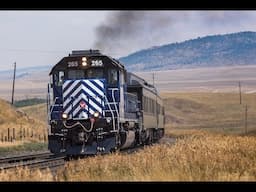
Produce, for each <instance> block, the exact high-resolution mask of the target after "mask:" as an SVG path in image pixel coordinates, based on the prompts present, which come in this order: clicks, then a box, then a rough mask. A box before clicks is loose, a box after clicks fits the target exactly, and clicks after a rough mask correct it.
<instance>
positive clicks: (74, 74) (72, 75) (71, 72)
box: [68, 70, 84, 79]
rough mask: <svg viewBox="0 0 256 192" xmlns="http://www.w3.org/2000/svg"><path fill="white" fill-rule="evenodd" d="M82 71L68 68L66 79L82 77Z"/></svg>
mask: <svg viewBox="0 0 256 192" xmlns="http://www.w3.org/2000/svg"><path fill="white" fill-rule="evenodd" d="M83 78H84V71H82V70H69V71H68V79H83Z"/></svg>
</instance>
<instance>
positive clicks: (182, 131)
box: [0, 92, 256, 181]
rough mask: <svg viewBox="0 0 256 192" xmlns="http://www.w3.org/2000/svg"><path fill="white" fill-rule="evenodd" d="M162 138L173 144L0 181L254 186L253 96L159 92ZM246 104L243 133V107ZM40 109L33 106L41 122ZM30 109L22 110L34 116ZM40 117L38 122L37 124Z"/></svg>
mask: <svg viewBox="0 0 256 192" xmlns="http://www.w3.org/2000/svg"><path fill="white" fill-rule="evenodd" d="M162 97H163V98H164V102H165V109H166V121H167V125H166V135H167V136H168V137H175V138H176V142H175V143H174V144H169V143H160V144H155V145H153V146H147V147H145V148H144V149H143V150H140V151H137V152H135V153H132V154H123V153H122V154H121V153H115V154H109V155H104V156H100V155H99V156H96V157H89V158H85V159H80V160H77V161H70V162H68V163H67V164H66V165H65V167H64V170H59V172H58V173H57V175H56V176H53V175H52V173H51V172H50V171H49V170H48V171H44V172H40V171H32V172H30V171H29V170H28V169H17V170H15V171H8V172H1V173H0V180H1V181H255V180H256V137H255V132H256V131H255V130H256V128H255V124H256V120H255V119H256V94H253V93H252V94H245V93H243V94H242V104H241V105H240V103H239V95H238V94H237V93H199V92H197V93H162ZM246 104H247V105H248V117H247V119H248V122H247V134H245V131H246V130H245V105H246ZM44 107H45V106H44V105H40V106H33V108H35V110H38V112H37V113H35V114H38V115H36V116H35V118H36V117H40V118H41V120H43V119H44V118H45V117H43V115H42V114H43V113H40V111H42V110H44ZM33 108H30V107H28V108H24V109H23V110H24V111H27V113H33ZM40 118H39V119H40Z"/></svg>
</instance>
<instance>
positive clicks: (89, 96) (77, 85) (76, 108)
mask: <svg viewBox="0 0 256 192" xmlns="http://www.w3.org/2000/svg"><path fill="white" fill-rule="evenodd" d="M104 81H105V80H104V79H85V80H67V81H65V82H64V84H63V111H64V113H66V114H68V119H77V120H82V119H89V118H90V117H95V115H96V117H99V116H100V115H101V116H104V105H105V104H104V100H105V87H104Z"/></svg>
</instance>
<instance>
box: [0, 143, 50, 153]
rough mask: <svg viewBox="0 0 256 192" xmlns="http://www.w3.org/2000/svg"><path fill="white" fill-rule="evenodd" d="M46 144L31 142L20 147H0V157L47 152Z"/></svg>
mask: <svg viewBox="0 0 256 192" xmlns="http://www.w3.org/2000/svg"><path fill="white" fill-rule="evenodd" d="M47 146H48V144H47V143H39V142H32V143H24V144H22V145H16V146H11V147H0V156H1V155H6V154H13V153H17V152H18V153H19V152H23V151H24V152H28V151H30V152H32V151H41V150H47Z"/></svg>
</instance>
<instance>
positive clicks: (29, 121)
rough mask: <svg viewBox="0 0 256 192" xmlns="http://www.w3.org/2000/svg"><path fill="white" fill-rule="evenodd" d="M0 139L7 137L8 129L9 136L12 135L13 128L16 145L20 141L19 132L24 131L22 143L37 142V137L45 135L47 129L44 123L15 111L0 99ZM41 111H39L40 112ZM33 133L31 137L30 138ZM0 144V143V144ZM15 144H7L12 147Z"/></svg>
mask: <svg viewBox="0 0 256 192" xmlns="http://www.w3.org/2000/svg"><path fill="white" fill-rule="evenodd" d="M0 106H1V107H0V139H2V137H3V138H5V137H7V130H8V128H9V129H10V136H12V135H13V128H15V136H16V142H15V143H16V144H21V142H18V140H20V131H22V135H23V132H24V131H25V138H24V137H23V138H22V143H23V142H30V141H37V140H38V138H37V136H39V135H41V136H42V137H43V135H44V134H46V133H47V127H46V125H45V122H43V121H41V120H39V119H38V118H34V117H32V116H30V115H28V114H27V113H25V112H24V111H23V110H21V109H17V108H15V107H14V106H12V105H11V104H10V103H8V102H6V101H4V100H1V99H0ZM40 111H41V110H40ZM32 133H33V137H31V135H32ZM0 143H1V142H0ZM15 143H12V144H11V143H9V144H10V145H13V144H15ZM1 146H8V145H7V144H6V143H1Z"/></svg>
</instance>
